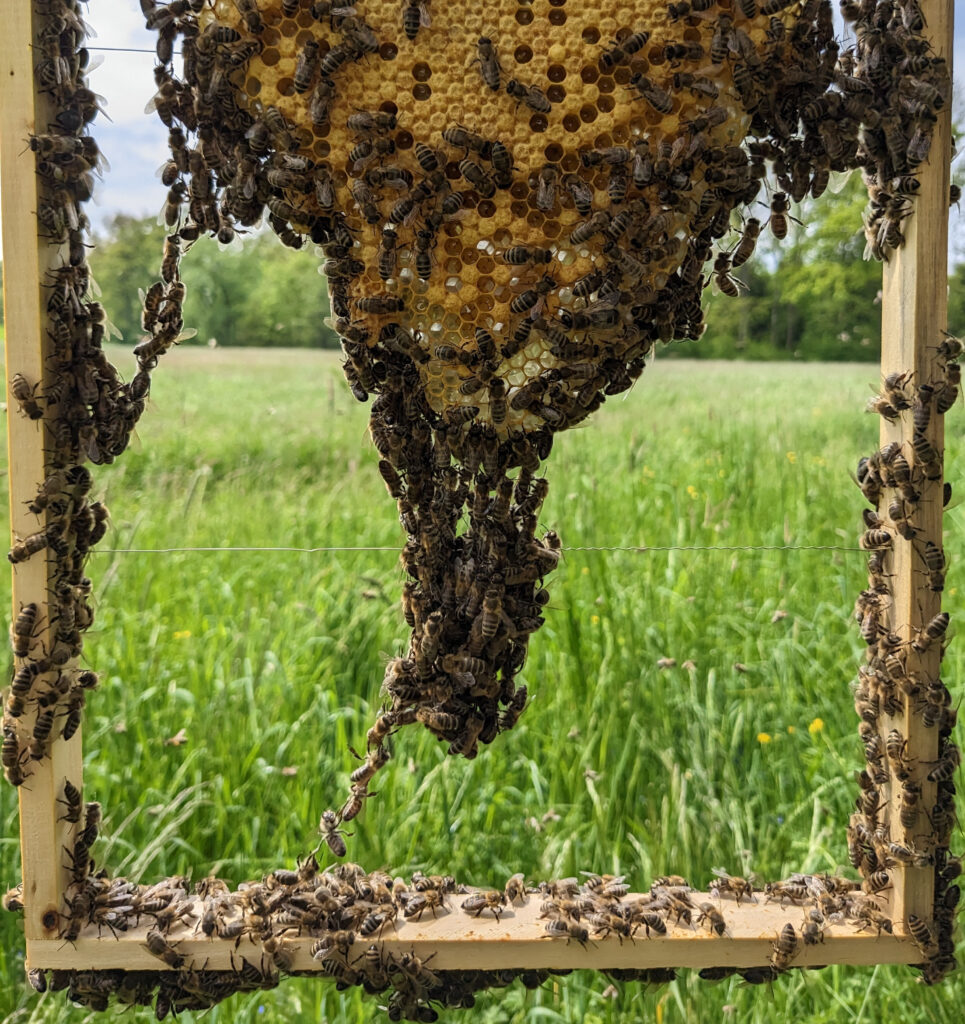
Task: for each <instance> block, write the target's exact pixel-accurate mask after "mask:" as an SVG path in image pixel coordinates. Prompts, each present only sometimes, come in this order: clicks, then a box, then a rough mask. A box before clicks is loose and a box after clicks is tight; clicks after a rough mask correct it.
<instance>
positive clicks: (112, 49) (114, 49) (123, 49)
mask: <svg viewBox="0 0 965 1024" xmlns="http://www.w3.org/2000/svg"><path fill="white" fill-rule="evenodd" d="M84 49H85V50H90V52H91V53H94V52H97V53H156V52H157V51H156V50H149V49H146V48H145V47H139V46H85V47H84ZM180 55H181V51H180V50H178V51H177V56H180Z"/></svg>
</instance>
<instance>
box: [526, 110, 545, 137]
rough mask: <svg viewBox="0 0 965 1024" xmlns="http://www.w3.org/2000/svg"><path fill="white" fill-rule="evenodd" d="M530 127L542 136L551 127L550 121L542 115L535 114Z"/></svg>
mask: <svg viewBox="0 0 965 1024" xmlns="http://www.w3.org/2000/svg"><path fill="white" fill-rule="evenodd" d="M529 127H530V129H531V130H532V131H534V132H538V133H540V134H542V133H543V132H545V131H546V129H547V128H548V127H549V121H547V120H546V118H545V117H544V116H543V115H542V114H533V116H532V117H531V118H530V119H529Z"/></svg>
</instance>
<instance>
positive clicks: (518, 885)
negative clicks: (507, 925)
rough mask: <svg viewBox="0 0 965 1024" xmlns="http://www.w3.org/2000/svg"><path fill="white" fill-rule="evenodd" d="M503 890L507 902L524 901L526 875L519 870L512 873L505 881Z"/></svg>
mask: <svg viewBox="0 0 965 1024" xmlns="http://www.w3.org/2000/svg"><path fill="white" fill-rule="evenodd" d="M503 891H504V892H505V893H506V899H507V901H508V902H509V903H516V902H517V901H518V902H520V903H522V902H524V901H525V899H526V876H525V875H524V874H523V873H522V872H521V871H520V872H519V873H518V874H515V875H513V876H512V877H511V878H510V879H509V880H508V881H507V882H506V887H505V889H504V890H503Z"/></svg>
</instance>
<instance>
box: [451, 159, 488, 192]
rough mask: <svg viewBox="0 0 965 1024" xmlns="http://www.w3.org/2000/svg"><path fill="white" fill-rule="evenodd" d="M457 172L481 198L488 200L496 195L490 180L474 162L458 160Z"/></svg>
mask: <svg viewBox="0 0 965 1024" xmlns="http://www.w3.org/2000/svg"><path fill="white" fill-rule="evenodd" d="M459 172H460V174H462V176H463V177H464V178H465V179H466V181H468V182H469V184H470V185H472V187H473V188H474V189H475V190H476V191H477V192H478V193H479V194H480V195H481V196H482V197H483V198H485V199H490V198H492V197H493V196H494V195H495V194H496V185H495V184H494V182H493V180H492V178H490V177H489V175H488V174H487V173H486V172H485V171H484V170H483V169H482V167H480V166H479V164H477V163H476V162H475V161H474V160H470V159H468V158H466V159H465V160H460V161H459Z"/></svg>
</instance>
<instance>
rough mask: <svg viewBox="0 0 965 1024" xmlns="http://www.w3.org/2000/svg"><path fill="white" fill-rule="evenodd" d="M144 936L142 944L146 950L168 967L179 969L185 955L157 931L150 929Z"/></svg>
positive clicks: (182, 964)
mask: <svg viewBox="0 0 965 1024" xmlns="http://www.w3.org/2000/svg"><path fill="white" fill-rule="evenodd" d="M145 938H146V941H145V943H144V946H145V948H146V949H147V951H148V952H149V953H151V954H152V955H153V956H156V957H157V958H158V959H159V960H162V961H163V962H164V963H165V964H167V966H168V967H171V968H173V969H174V970H180V968H182V967H183V966H184V963H185V957H183V956H181V954H180V953H178V951H177V950H176V949H175V948H174V946H172V945H171V943H170V942H168V941H167V939H165V937H164V936H163V935H162V934H161V933H160V932H159V931H157V930H156V929H152V930H150V931H149V932H148V933H147V935H146V936H145Z"/></svg>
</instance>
